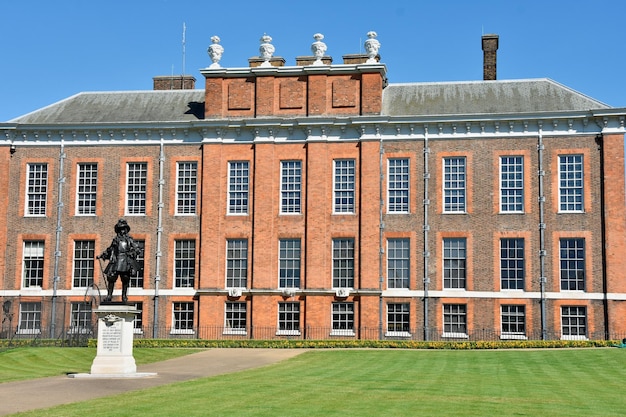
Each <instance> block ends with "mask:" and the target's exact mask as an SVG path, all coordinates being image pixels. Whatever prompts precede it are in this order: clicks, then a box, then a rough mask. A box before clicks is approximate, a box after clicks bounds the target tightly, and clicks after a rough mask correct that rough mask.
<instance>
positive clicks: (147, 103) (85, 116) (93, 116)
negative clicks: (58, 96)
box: [10, 90, 204, 124]
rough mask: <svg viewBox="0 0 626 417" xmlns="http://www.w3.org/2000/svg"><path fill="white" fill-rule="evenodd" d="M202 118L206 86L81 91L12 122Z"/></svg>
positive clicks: (146, 120) (119, 121)
mask: <svg viewBox="0 0 626 417" xmlns="http://www.w3.org/2000/svg"><path fill="white" fill-rule="evenodd" d="M199 118H204V90H158V91H153V90H147V91H113V92H89V93H79V94H76V95H74V96H71V97H68V98H66V99H64V100H61V101H59V102H57V103H54V104H52V105H50V106H47V107H44V108H42V109H39V110H36V111H34V112H32V113H28V114H26V115H24V116H21V117H18V118H16V119H13V120H11V121H10V122H13V123H24V124H56V123H60V124H73V123H123V122H164V121H167V122H175V121H188V120H197V119H199Z"/></svg>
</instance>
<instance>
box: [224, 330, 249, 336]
mask: <svg viewBox="0 0 626 417" xmlns="http://www.w3.org/2000/svg"><path fill="white" fill-rule="evenodd" d="M222 334H236V335H240V336H245V335H246V334H248V332H247V331H246V329H224V332H223V333H222Z"/></svg>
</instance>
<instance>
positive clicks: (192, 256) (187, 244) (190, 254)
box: [174, 239, 196, 288]
mask: <svg viewBox="0 0 626 417" xmlns="http://www.w3.org/2000/svg"><path fill="white" fill-rule="evenodd" d="M183 284H186V285H183ZM195 284H196V241H195V240H194V239H176V240H175V241H174V288H194V287H195Z"/></svg>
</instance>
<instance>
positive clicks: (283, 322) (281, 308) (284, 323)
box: [276, 301, 301, 336]
mask: <svg viewBox="0 0 626 417" xmlns="http://www.w3.org/2000/svg"><path fill="white" fill-rule="evenodd" d="M288 306H289V307H290V308H294V309H293V310H289V311H287V309H286V308H287V307H288ZM281 314H283V315H285V318H283V319H281ZM294 314H297V315H298V320H297V323H296V321H295V320H294V319H293V315H294ZM287 316H290V318H287ZM300 321H301V317H300V303H299V302H291V301H288V302H279V303H278V327H277V328H276V335H277V336H299V335H300ZM294 324H297V325H298V327H297V328H294ZM281 327H285V328H282V329H281ZM288 327H291V328H288Z"/></svg>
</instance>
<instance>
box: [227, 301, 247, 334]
mask: <svg viewBox="0 0 626 417" xmlns="http://www.w3.org/2000/svg"><path fill="white" fill-rule="evenodd" d="M229 314H230V315H231V316H230V318H229ZM242 315H243V319H242ZM242 321H243V325H242ZM233 324H236V325H235V326H233ZM247 326H248V306H247V304H246V302H245V301H227V302H226V303H225V304H224V334H239V335H245V334H247V333H248V330H247Z"/></svg>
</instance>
